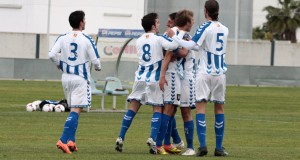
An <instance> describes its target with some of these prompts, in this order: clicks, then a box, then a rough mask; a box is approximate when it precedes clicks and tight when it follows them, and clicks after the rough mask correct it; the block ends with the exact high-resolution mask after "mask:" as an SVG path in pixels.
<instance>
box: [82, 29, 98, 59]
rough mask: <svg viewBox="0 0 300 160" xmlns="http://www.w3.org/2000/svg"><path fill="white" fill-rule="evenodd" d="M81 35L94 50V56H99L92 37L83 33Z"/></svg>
mask: <svg viewBox="0 0 300 160" xmlns="http://www.w3.org/2000/svg"><path fill="white" fill-rule="evenodd" d="M83 35H84V36H85V37H86V38H87V39H88V40H89V41H90V42H91V44H92V47H93V49H94V51H95V54H96V57H97V58H100V56H99V54H98V50H97V48H96V45H95V43H94V41H93V39H92V38H91V37H89V36H87V35H85V34H83Z"/></svg>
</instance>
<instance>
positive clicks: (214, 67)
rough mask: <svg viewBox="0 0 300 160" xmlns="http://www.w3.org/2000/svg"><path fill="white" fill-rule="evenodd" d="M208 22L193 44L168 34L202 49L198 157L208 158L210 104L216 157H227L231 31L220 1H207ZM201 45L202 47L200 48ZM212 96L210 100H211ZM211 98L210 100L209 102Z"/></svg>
mask: <svg viewBox="0 0 300 160" xmlns="http://www.w3.org/2000/svg"><path fill="white" fill-rule="evenodd" d="M204 13H205V18H206V20H207V22H205V23H204V24H202V25H201V26H199V28H198V29H197V30H196V33H195V35H194V37H193V38H192V40H191V41H184V40H181V38H180V37H178V36H176V35H175V33H174V32H173V31H172V30H170V29H168V30H167V33H168V35H169V36H170V37H172V38H173V39H174V40H175V41H177V42H178V43H179V44H180V45H181V46H183V47H185V48H187V49H193V48H194V49H197V48H198V49H199V48H200V57H199V58H200V59H199V63H198V69H197V75H196V86H195V92H196V126H197V134H198V140H199V142H200V147H199V148H198V153H197V156H205V155H207V153H208V151H207V147H206V122H205V110H206V104H207V102H208V101H211V102H214V104H215V105H214V108H215V136H216V148H215V152H214V155H215V156H227V155H228V153H227V152H226V151H225V149H224V148H223V145H222V143H223V137H224V127H225V117H224V102H225V90H226V76H225V72H226V71H227V67H226V64H225V54H226V45H227V37H228V28H227V27H226V26H224V25H223V24H222V23H220V22H219V21H218V15H219V4H218V2H217V1H216V0H207V1H206V2H205V8H204ZM197 44H198V46H197ZM209 95H210V97H209ZM209 98H210V99H209Z"/></svg>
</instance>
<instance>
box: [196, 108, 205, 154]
mask: <svg viewBox="0 0 300 160" xmlns="http://www.w3.org/2000/svg"><path fill="white" fill-rule="evenodd" d="M196 127H197V134H198V141H199V143H200V147H201V148H202V147H205V146H206V122H205V114H201V113H200V114H196Z"/></svg>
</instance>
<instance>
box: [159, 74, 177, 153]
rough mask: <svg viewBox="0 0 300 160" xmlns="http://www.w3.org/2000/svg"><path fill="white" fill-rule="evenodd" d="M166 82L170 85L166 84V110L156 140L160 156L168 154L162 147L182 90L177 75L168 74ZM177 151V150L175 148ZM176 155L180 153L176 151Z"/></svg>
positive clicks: (164, 109)
mask: <svg viewBox="0 0 300 160" xmlns="http://www.w3.org/2000/svg"><path fill="white" fill-rule="evenodd" d="M166 81H167V84H168V85H166V84H165V86H164V89H165V90H164V97H163V98H164V108H163V114H162V120H161V127H160V130H159V133H158V135H157V139H156V147H157V149H158V153H159V154H166V153H165V151H164V150H163V147H162V141H163V139H164V137H165V135H166V132H167V129H168V126H169V124H170V119H171V116H172V115H173V114H174V105H179V100H180V89H179V90H178V88H180V81H179V77H178V75H177V74H176V73H167V74H166ZM176 88H177V89H176ZM165 147H166V148H167V150H169V151H173V147H171V145H169V146H165ZM175 150H177V149H176V148H175ZM179 152H180V151H179ZM176 153H178V151H176Z"/></svg>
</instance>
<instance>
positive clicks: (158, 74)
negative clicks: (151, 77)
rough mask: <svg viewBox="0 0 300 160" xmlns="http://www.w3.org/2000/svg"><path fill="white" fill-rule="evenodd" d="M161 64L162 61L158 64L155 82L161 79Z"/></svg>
mask: <svg viewBox="0 0 300 160" xmlns="http://www.w3.org/2000/svg"><path fill="white" fill-rule="evenodd" d="M161 63H162V61H159V62H158V68H157V70H156V72H155V81H159V77H160V70H161Z"/></svg>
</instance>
